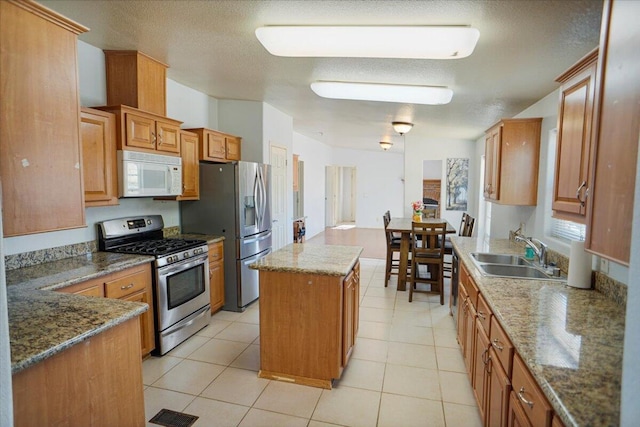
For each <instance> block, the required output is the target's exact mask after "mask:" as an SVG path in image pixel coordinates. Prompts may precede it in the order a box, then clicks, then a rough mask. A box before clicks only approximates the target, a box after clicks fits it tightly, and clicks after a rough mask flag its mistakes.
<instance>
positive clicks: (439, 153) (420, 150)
mask: <svg viewBox="0 0 640 427" xmlns="http://www.w3.org/2000/svg"><path fill="white" fill-rule="evenodd" d="M405 137H406V142H405V144H404V169H405V186H404V193H403V200H402V201H401V206H400V210H399V211H398V212H397V213H398V214H397V215H395V216H410V215H411V202H413V201H415V200H422V179H423V171H422V169H423V162H424V161H425V160H441V161H442V171H441V177H440V179H441V180H442V194H441V195H440V200H442V201H446V193H445V191H446V177H445V176H444V174H445V173H446V163H445V162H446V161H447V159H448V158H467V159H469V192H468V195H467V199H468V205H467V212H469V213H470V214H471V215H474V216H477V215H476V212H477V206H476V205H477V203H476V201H477V194H478V186H479V181H478V175H479V174H478V172H477V170H478V169H479V162H477V161H476V143H475V141H470V140H466V139H454V140H451V139H449V140H447V139H427V140H424V139H420V138H418V137H415V136H412V135H411V133H408V134H406V135H405ZM391 214H392V216H394V214H393V211H392V212H391ZM440 216H441V217H442V218H444V219H446V220H447V221H448V222H449V223H450V224H452V225H454V227H455V226H457V224H460V218H461V217H462V211H448V210H446V209H445V205H444V204H443V205H442V207H441V209H440Z"/></svg>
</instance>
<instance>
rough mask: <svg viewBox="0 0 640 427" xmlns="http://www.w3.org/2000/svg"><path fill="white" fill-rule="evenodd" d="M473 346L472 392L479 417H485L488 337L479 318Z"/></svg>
mask: <svg viewBox="0 0 640 427" xmlns="http://www.w3.org/2000/svg"><path fill="white" fill-rule="evenodd" d="M475 331H476V336H475V346H474V352H473V353H474V354H473V361H474V363H473V365H474V366H473V381H472V382H471V384H472V386H473V394H474V395H475V397H476V402H478V409H479V410H480V417H481V418H482V419H484V418H485V406H486V405H485V402H486V398H485V396H486V385H487V383H486V364H487V360H488V357H489V354H488V352H489V337H488V336H487V333H486V332H485V330H484V328H483V327H482V324H481V323H480V320H476V326H475Z"/></svg>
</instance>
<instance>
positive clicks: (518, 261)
mask: <svg viewBox="0 0 640 427" xmlns="http://www.w3.org/2000/svg"><path fill="white" fill-rule="evenodd" d="M471 258H472V259H473V262H474V263H475V264H476V265H477V266H478V268H479V269H480V271H482V274H484V275H486V276H494V277H511V278H514V279H541V280H557V281H566V280H567V278H566V277H565V276H560V277H556V276H553V275H551V274H547V273H546V272H545V271H544V270H543V269H542V268H540V267H538V266H536V265H534V264H533V263H532V262H530V261H528V260H526V259H525V258H524V257H523V256H520V255H512V254H492V253H481V252H472V253H471Z"/></svg>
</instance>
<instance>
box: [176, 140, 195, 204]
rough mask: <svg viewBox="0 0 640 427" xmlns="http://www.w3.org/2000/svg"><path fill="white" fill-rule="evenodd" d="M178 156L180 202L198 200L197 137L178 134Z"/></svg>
mask: <svg viewBox="0 0 640 427" xmlns="http://www.w3.org/2000/svg"><path fill="white" fill-rule="evenodd" d="M180 144H181V147H180V156H181V157H182V195H181V196H180V197H179V199H180V200H199V199H200V170H199V163H198V146H199V145H200V141H199V138H198V135H196V134H194V133H190V132H184V131H183V132H180Z"/></svg>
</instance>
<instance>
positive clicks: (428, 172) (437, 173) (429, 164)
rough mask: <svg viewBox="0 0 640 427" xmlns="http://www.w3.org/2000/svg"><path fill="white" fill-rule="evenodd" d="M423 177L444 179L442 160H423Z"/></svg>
mask: <svg viewBox="0 0 640 427" xmlns="http://www.w3.org/2000/svg"><path fill="white" fill-rule="evenodd" d="M422 179H442V160H425V161H424V162H422Z"/></svg>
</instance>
